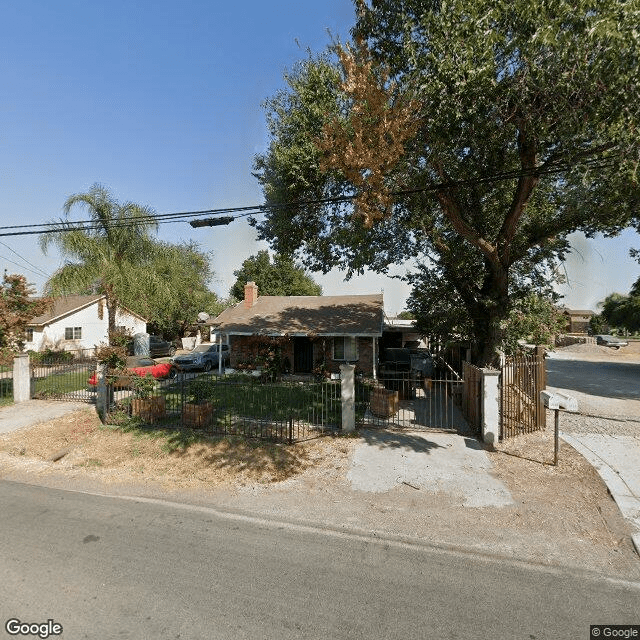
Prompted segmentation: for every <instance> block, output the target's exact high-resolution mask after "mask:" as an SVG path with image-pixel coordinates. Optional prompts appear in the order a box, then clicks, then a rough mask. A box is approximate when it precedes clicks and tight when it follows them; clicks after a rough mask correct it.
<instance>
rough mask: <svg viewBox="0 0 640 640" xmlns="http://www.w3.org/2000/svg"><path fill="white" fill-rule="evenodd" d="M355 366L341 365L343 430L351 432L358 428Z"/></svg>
mask: <svg viewBox="0 0 640 640" xmlns="http://www.w3.org/2000/svg"><path fill="white" fill-rule="evenodd" d="M355 370H356V368H355V366H354V365H352V364H341V365H340V387H341V397H342V431H343V432H344V433H349V432H351V431H353V430H354V429H355V428H356V386H355V373H354V372H355Z"/></svg>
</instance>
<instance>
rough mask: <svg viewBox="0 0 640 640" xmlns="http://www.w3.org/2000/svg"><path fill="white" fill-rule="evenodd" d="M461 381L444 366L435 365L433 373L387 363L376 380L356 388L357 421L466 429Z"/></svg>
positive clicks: (384, 426)
mask: <svg viewBox="0 0 640 640" xmlns="http://www.w3.org/2000/svg"><path fill="white" fill-rule="evenodd" d="M463 384H464V383H463V379H462V378H461V377H460V376H458V375H457V373H456V372H455V371H453V370H450V369H448V368H446V367H445V366H442V367H438V368H437V369H436V370H435V371H434V372H433V377H428V376H424V375H422V373H421V372H419V371H415V370H410V371H401V370H399V369H394V368H393V367H390V368H389V370H388V371H386V372H383V373H382V374H381V376H380V378H379V379H378V380H377V381H368V383H367V384H362V385H361V387H360V389H359V390H358V388H356V420H357V424H358V426H375V427H383V428H392V429H419V430H420V429H446V430H455V431H459V432H466V431H467V430H468V426H467V423H466V420H465V419H464V416H463V414H462V411H461V408H460V405H461V398H462V388H463ZM358 409H359V411H358Z"/></svg>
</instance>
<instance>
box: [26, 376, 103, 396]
mask: <svg viewBox="0 0 640 640" xmlns="http://www.w3.org/2000/svg"><path fill="white" fill-rule="evenodd" d="M90 376H91V374H90V373H88V372H87V371H83V370H81V371H71V372H66V373H64V372H63V373H53V374H51V375H48V376H46V377H44V378H36V379H35V381H34V389H33V392H34V396H35V397H37V398H46V397H50V396H56V395H63V394H65V393H71V392H72V391H84V390H86V389H87V380H88V379H89V377H90Z"/></svg>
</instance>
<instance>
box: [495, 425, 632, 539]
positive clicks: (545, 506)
mask: <svg viewBox="0 0 640 640" xmlns="http://www.w3.org/2000/svg"><path fill="white" fill-rule="evenodd" d="M489 456H490V458H491V460H492V462H493V464H494V473H495V474H496V475H497V476H498V477H499V478H501V479H502V480H503V482H505V484H506V485H507V486H508V487H509V488H510V490H511V493H512V495H513V498H514V500H515V501H516V503H517V504H518V509H517V513H516V517H517V518H518V519H519V522H520V524H521V525H522V526H523V527H525V528H529V527H530V528H532V529H535V528H540V527H542V528H544V529H545V530H547V531H548V532H549V533H550V534H551V535H554V534H555V535H558V536H566V535H567V534H570V535H573V536H577V537H578V538H579V539H584V540H588V541H590V542H592V543H594V544H597V545H604V546H610V547H612V548H617V547H628V546H629V537H630V534H631V532H630V529H629V525H628V524H627V523H626V522H625V520H624V518H623V517H622V515H621V514H620V511H619V509H618V508H617V506H616V504H615V502H614V500H613V499H612V497H611V496H610V494H609V492H608V490H607V488H606V485H605V484H604V483H603V481H602V479H601V478H600V476H599V475H598V473H597V471H596V470H595V469H594V468H593V467H592V466H591V465H590V464H589V463H588V462H587V461H586V460H585V458H583V457H582V455H580V454H579V453H578V452H577V451H576V450H575V449H574V448H573V447H571V446H569V445H568V444H566V443H565V442H563V441H562V440H560V441H559V451H558V465H557V466H554V465H553V461H554V433H553V429H546V430H544V431H537V432H535V433H530V434H523V435H520V436H517V437H515V438H512V439H509V440H505V441H503V442H501V443H499V444H498V446H497V447H496V450H495V451H493V452H489Z"/></svg>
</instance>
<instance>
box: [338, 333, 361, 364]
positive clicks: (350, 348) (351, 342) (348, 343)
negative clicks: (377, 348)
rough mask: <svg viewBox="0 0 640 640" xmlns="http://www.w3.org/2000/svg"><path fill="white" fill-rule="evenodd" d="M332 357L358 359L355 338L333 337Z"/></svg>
mask: <svg viewBox="0 0 640 640" xmlns="http://www.w3.org/2000/svg"><path fill="white" fill-rule="evenodd" d="M333 359H334V360H344V361H346V362H353V361H354V360H357V359H358V342H357V340H356V339H355V338H352V337H345V338H334V339H333Z"/></svg>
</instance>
